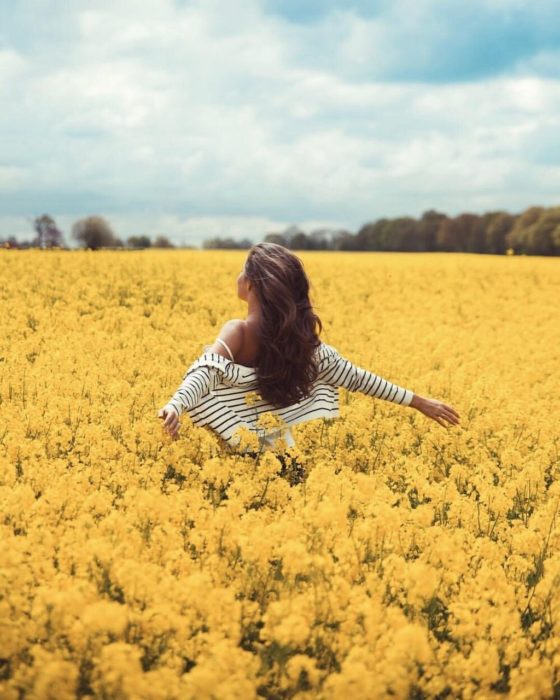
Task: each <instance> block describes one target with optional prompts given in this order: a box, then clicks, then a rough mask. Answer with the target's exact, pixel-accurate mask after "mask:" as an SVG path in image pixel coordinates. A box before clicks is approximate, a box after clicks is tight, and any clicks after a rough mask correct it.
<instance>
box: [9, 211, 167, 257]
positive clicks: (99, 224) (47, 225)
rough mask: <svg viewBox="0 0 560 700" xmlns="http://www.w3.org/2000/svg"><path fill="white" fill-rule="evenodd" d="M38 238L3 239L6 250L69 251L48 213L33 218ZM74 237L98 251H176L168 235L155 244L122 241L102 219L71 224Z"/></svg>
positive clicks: (144, 240)
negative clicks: (101, 249)
mask: <svg viewBox="0 0 560 700" xmlns="http://www.w3.org/2000/svg"><path fill="white" fill-rule="evenodd" d="M32 223H33V229H34V230H35V235H34V237H33V238H32V239H31V240H28V241H21V242H20V241H18V240H17V239H16V238H15V236H10V237H9V238H6V239H5V240H0V247H3V248H61V249H68V246H67V244H66V242H65V240H64V234H63V233H62V231H61V230H60V229H59V228H58V226H57V225H56V222H55V220H54V219H53V217H52V216H49V215H48V214H43V215H42V216H37V217H36V218H35V219H33V222H32ZM71 237H72V238H74V239H75V240H76V241H78V243H79V244H80V245H79V246H78V247H82V248H90V249H91V250H98V249H100V248H175V245H174V244H173V243H172V242H171V241H170V240H169V238H167V236H163V235H159V236H157V237H156V238H155V239H154V240H153V241H152V239H151V238H150V237H149V236H146V235H145V234H141V235H138V236H128V238H127V239H126V240H123V239H121V238H119V236H117V235H116V234H115V232H114V231H113V229H112V227H111V225H110V224H109V222H108V221H106V220H105V219H104V218H103V217H102V216H88V217H86V218H85V219H80V220H78V221H76V222H75V223H74V224H73V225H72V229H71Z"/></svg>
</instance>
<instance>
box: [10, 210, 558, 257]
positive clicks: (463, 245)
mask: <svg viewBox="0 0 560 700" xmlns="http://www.w3.org/2000/svg"><path fill="white" fill-rule="evenodd" d="M33 227H34V229H35V234H36V235H35V237H34V238H33V239H32V240H31V241H25V242H23V243H18V242H17V240H16V239H15V238H14V237H10V238H8V239H6V240H4V241H2V240H0V247H8V248H10V247H11V248H25V247H39V248H54V247H56V248H65V247H66V246H65V243H64V237H63V234H62V232H61V231H60V230H59V229H58V227H57V226H56V223H55V221H54V219H53V218H52V217H50V216H49V215H48V214H43V216H40V217H37V218H35V219H34V220H33ZM71 235H72V237H73V238H74V239H75V240H77V241H78V242H79V244H81V246H82V247H84V248H90V249H92V250H97V249H99V248H150V247H151V248H175V247H176V246H175V245H174V244H173V243H172V242H171V241H170V240H169V239H168V238H167V237H166V236H163V235H159V236H157V237H156V238H155V240H154V241H152V240H151V239H150V238H149V237H148V236H146V235H144V234H143V235H138V236H129V237H128V238H127V239H126V241H123V240H121V239H120V238H119V237H118V236H117V235H116V234H115V233H114V231H113V230H112V228H111V226H110V225H109V223H108V222H107V221H106V220H105V219H104V218H103V217H101V216H89V217H86V218H85V219H80V220H79V221H76V223H75V224H73V226H72V231H71ZM263 240H264V241H271V242H273V243H279V244H280V245H283V246H285V247H287V248H290V249H292V250H348V251H395V252H396V251H399V252H428V251H432V252H436V251H441V252H461V253H489V254H494V255H501V254H505V253H509V254H512V253H513V254H517V255H547V256H550V255H560V207H540V206H531V207H528V208H527V209H525V210H524V211H523V212H521V213H519V214H510V213H509V212H506V211H502V210H498V211H491V212H487V213H485V214H471V213H462V214H459V215H458V216H455V217H450V216H447V215H446V214H443V213H441V212H438V211H436V210H434V209H430V210H428V211H425V212H424V213H423V214H422V216H421V217H420V218H418V219H416V218H414V217H411V216H400V217H396V218H393V219H389V218H381V219H377V220H375V221H372V222H369V223H366V224H364V225H363V226H362V227H361V228H360V229H359V230H358V231H356V232H355V233H352V232H351V231H348V230H346V229H332V228H318V229H315V230H314V231H311V232H310V233H306V232H305V231H303V230H302V229H301V228H299V227H298V226H296V225H292V226H289V227H288V228H286V229H285V230H284V231H281V232H272V233H267V234H266V235H265V236H264V238H263ZM252 245H253V241H252V240H251V239H249V238H243V239H241V240H235V239H233V238H231V237H228V238H207V239H205V240H204V241H203V243H202V247H203V248H206V249H248V248H250V247H251V246H252ZM182 247H186V248H194V247H195V246H182Z"/></svg>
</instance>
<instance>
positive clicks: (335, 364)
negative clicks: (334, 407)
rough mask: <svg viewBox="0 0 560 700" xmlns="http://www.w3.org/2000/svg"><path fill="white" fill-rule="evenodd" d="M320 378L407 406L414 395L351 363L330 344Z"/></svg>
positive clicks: (335, 384) (351, 389) (332, 383)
mask: <svg viewBox="0 0 560 700" xmlns="http://www.w3.org/2000/svg"><path fill="white" fill-rule="evenodd" d="M321 379H322V380H323V381H325V382H327V383H328V384H331V385H332V386H340V387H344V388H345V389H348V390H349V391H359V392H361V393H363V394H366V395H367V396H373V397H375V398H377V399H384V400H385V401H391V402H392V403H398V404H400V405H402V406H409V405H410V402H411V401H412V399H413V397H414V393H413V392H412V391H410V390H409V389H405V388H403V387H400V386H398V385H397V384H392V383H391V382H390V381H388V380H387V379H383V377H380V376H378V375H377V374H374V373H373V372H369V371H368V370H366V369H363V368H362V367H357V366H356V365H354V364H352V363H351V362H350V360H347V359H346V358H345V357H342V355H340V354H339V353H338V351H337V350H336V349H335V348H333V347H332V346H329V361H328V364H327V366H326V369H325V370H324V371H323V372H322V376H321Z"/></svg>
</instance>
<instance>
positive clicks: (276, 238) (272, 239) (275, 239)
mask: <svg viewBox="0 0 560 700" xmlns="http://www.w3.org/2000/svg"><path fill="white" fill-rule="evenodd" d="M264 242H265V243H276V244H277V245H282V246H284V248H287V247H288V241H287V240H286V239H285V238H284V236H283V234H281V233H267V234H266V236H265V237H264Z"/></svg>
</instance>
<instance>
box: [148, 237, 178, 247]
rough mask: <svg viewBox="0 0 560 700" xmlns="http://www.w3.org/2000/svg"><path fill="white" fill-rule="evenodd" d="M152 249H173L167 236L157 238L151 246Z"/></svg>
mask: <svg viewBox="0 0 560 700" xmlns="http://www.w3.org/2000/svg"><path fill="white" fill-rule="evenodd" d="M152 248H175V246H174V245H173V243H172V242H171V241H170V240H169V238H167V236H161V235H160V236H158V237H157V238H156V240H155V241H154V242H153V244H152Z"/></svg>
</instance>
